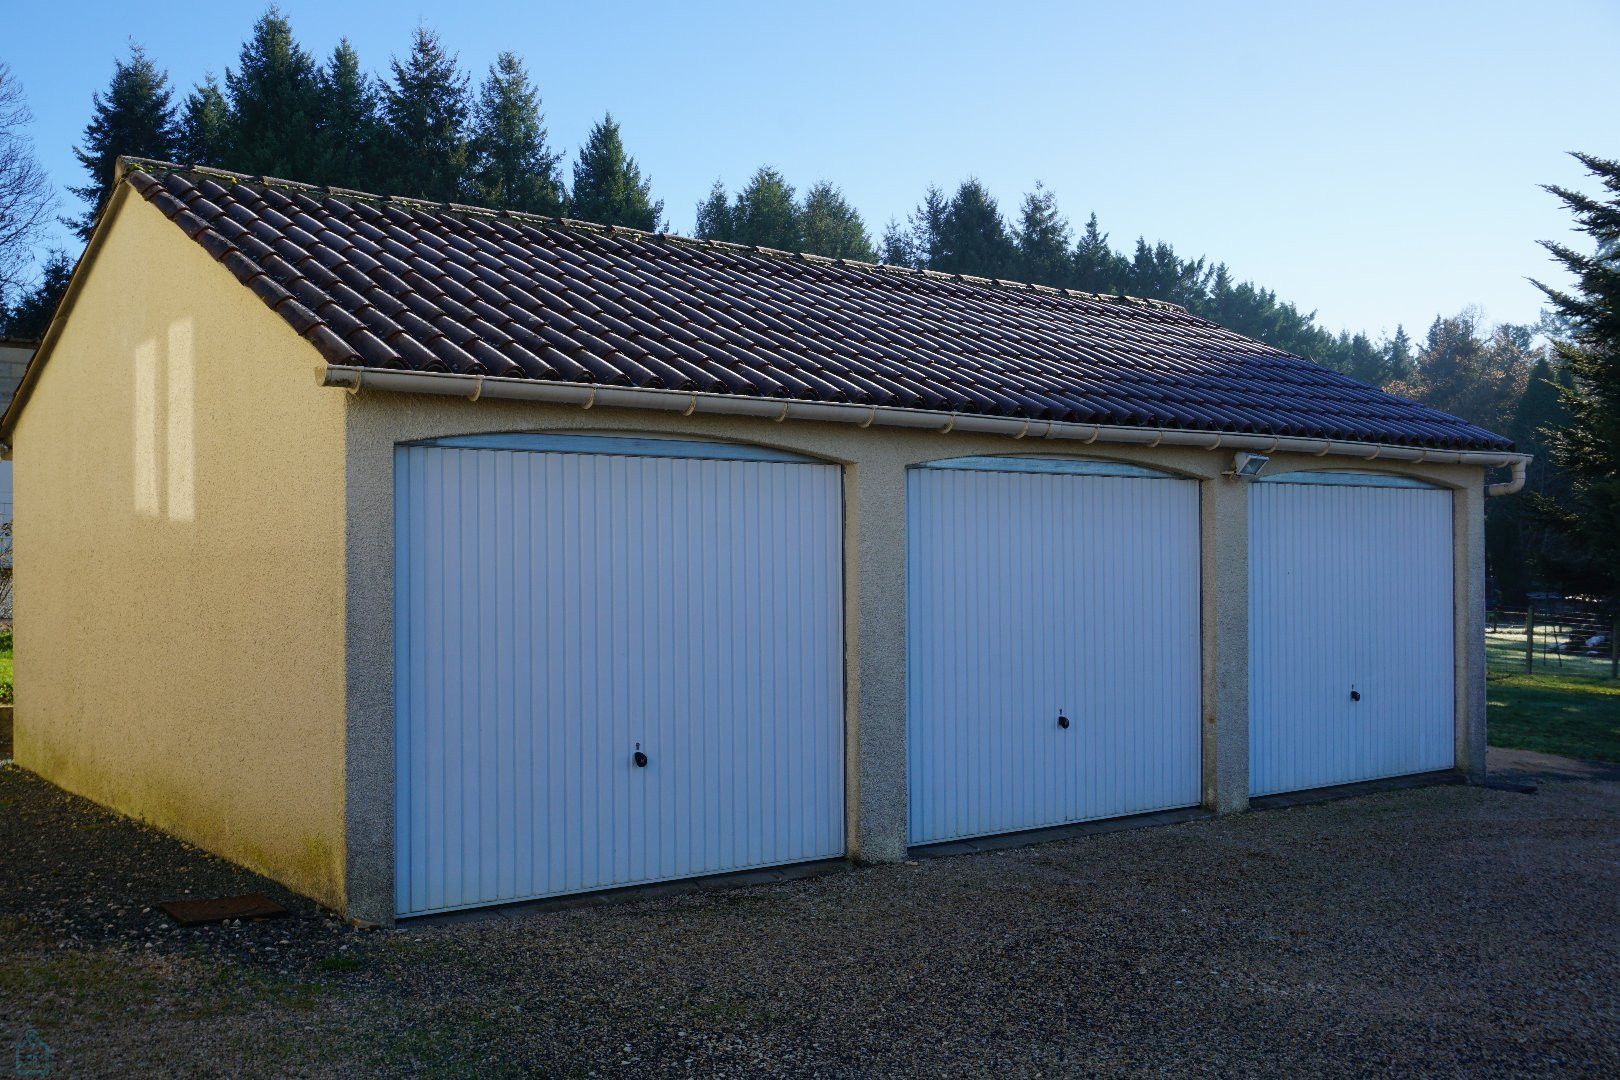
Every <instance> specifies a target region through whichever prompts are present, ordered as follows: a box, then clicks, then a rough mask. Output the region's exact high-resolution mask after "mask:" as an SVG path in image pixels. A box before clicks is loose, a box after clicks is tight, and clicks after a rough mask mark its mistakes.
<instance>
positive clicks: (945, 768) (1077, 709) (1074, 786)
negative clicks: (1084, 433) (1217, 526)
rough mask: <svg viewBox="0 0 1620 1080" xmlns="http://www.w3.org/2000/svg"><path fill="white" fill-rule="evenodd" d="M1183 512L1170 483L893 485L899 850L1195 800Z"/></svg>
mask: <svg viewBox="0 0 1620 1080" xmlns="http://www.w3.org/2000/svg"><path fill="white" fill-rule="evenodd" d="M1198 512H1199V511H1198V486H1197V484H1196V483H1194V482H1192V481H1186V480H1179V479H1171V478H1163V479H1158V478H1153V479H1149V478H1141V477H1130V476H1095V475H1066V474H1056V475H1052V474H1041V473H1028V472H997V471H972V470H957V469H945V468H940V469H931V468H919V469H913V470H912V471H911V473H910V476H909V479H908V494H907V500H906V514H907V525H906V528H907V537H908V549H909V572H908V578H907V581H908V584H907V608H908V610H907V638H908V667H907V685H908V691H907V693H908V710H907V716H908V720H907V740H908V744H907V759H908V773H909V777H908V781H909V788H910V841H911V843H913V844H925V843H932V842H937V841H944V840H950V839H955V838H959V837H968V836H981V835H988V834H991V833H1000V832H1012V831H1016V830H1021V829H1033V828H1039V827H1043V826H1049V825H1059V824H1063V823H1066V822H1073V821H1083V820H1086V819H1090V818H1103V817H1116V816H1120V815H1124V814H1134V813H1141V812H1144V811H1149V810H1159V809H1165V808H1169V807H1179V806H1190V805H1193V804H1196V803H1197V802H1198V801H1199V798H1200V795H1201V791H1200V743H1199V716H1200V685H1201V684H1200V679H1201V674H1200V654H1199V642H1200V630H1199V528H1198ZM1060 714H1061V715H1062V716H1064V717H1066V718H1067V719H1068V720H1069V726H1068V727H1066V728H1065V727H1060V726H1059V722H1058V717H1059V715H1060Z"/></svg>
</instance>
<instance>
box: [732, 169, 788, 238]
mask: <svg viewBox="0 0 1620 1080" xmlns="http://www.w3.org/2000/svg"><path fill="white" fill-rule="evenodd" d="M731 220H732V227H733V229H734V230H735V232H736V242H737V243H739V244H753V245H757V246H759V247H768V248H776V249H777V250H779V251H797V250H798V248H799V210H798V207H797V206H795V205H794V202H793V185H791V184H789V183H788V182H787V180H786V179H784V178H783V176H782V174H781V173H779V172H777V171H776V170H775V169H773V168H771V167H770V166H769V165H762V166H760V168H759V170H758V171H757V172H755V173H754V176H753V178H752V179H751V180H749V181H748V186H747V187H745V188H743V189H742V190H741V191H739V192H738V193H737V201H736V203H735V204H734V205H733V206H732V208H731Z"/></svg>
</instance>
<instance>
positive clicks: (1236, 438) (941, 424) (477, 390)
mask: <svg viewBox="0 0 1620 1080" xmlns="http://www.w3.org/2000/svg"><path fill="white" fill-rule="evenodd" d="M321 385H323V386H341V387H343V388H344V389H346V390H348V391H349V392H350V393H351V394H353V393H358V392H359V391H360V389H361V387H362V386H363V387H365V388H367V389H372V390H384V391H392V392H395V393H416V394H441V395H445V396H451V397H464V398H467V399H469V400H473V401H476V400H479V399H482V398H511V399H515V400H522V401H544V402H549V403H552V404H559V405H578V406H579V407H581V408H584V409H589V408H592V407H594V406H597V405H605V406H608V407H610V408H629V409H654V410H657V411H660V412H678V413H680V414H682V415H683V416H690V415H692V414H693V413H695V412H701V413H712V414H716V415H724V416H754V417H760V418H763V419H767V420H778V421H780V420H789V419H793V420H812V421H822V422H825V423H846V424H855V425H857V426H859V427H871V426H872V425H874V424H876V425H879V426H882V427H899V428H912V429H918V430H932V431H936V432H939V433H941V434H943V433H946V432H951V431H971V432H978V433H981V434H987V435H1006V436H1009V437H1011V438H1013V439H1026V438H1034V439H1043V440H1044V439H1051V440H1062V441H1077V442H1081V443H1088V444H1089V443H1096V442H1103V443H1116V444H1122V445H1135V446H1148V447H1154V446H1188V447H1194V448H1197V449H1200V450H1223V449H1225V450H1254V451H1259V452H1260V453H1263V454H1270V453H1277V452H1282V453H1297V454H1312V455H1314V456H1316V457H1325V456H1327V455H1328V454H1337V455H1341V456H1345V457H1358V458H1362V459H1363V460H1366V461H1373V460H1384V461H1418V462H1430V463H1433V464H1439V465H1481V466H1485V467H1487V468H1507V467H1509V466H1511V467H1512V469H1513V474H1512V479H1511V480H1510V481H1509V482H1507V483H1503V484H1492V485H1490V486H1489V487H1488V488H1487V489H1486V494H1488V495H1511V494H1513V493H1514V492H1515V491H1518V490H1519V489H1520V488H1521V487H1523V486H1524V469H1525V465H1526V464H1527V463H1528V462H1529V461H1530V456H1529V455H1528V454H1516V453H1513V452H1511V451H1504V450H1428V449H1424V448H1422V447H1417V446H1395V445H1390V444H1385V443H1362V442H1339V441H1334V440H1329V439H1303V438H1294V437H1288V436H1273V435H1243V434H1236V433H1233V432H1224V431H1188V430H1183V429H1179V428H1147V427H1123V426H1109V425H1105V424H1076V423H1069V422H1066V421H1060V420H1022V419H1013V418H1011V417H1002V416H976V415H972V414H967V413H952V412H939V411H933V410H927V409H902V408H895V407H893V406H888V405H853V404H844V403H841V402H822V401H795V400H792V399H784V398H766V397H743V396H740V395H729V394H709V393H702V392H697V391H689V390H642V389H637V388H634V387H627V386H604V385H601V384H599V383H556V382H538V381H535V380H533V379H511V378H503V377H500V376H494V375H455V374H450V373H448V372H445V373H440V372H425V371H403V370H394V369H384V368H362V367H354V366H348V365H342V364H328V365H326V366H325V367H324V368H323V369H322V371H321Z"/></svg>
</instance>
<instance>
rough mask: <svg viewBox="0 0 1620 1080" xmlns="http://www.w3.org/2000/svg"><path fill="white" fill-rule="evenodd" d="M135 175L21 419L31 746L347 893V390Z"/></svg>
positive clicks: (108, 795) (22, 707) (113, 793)
mask: <svg viewBox="0 0 1620 1080" xmlns="http://www.w3.org/2000/svg"><path fill="white" fill-rule="evenodd" d="M130 194H131V193H130V191H129V189H128V188H127V187H124V188H121V189H119V191H118V193H117V195H116V196H115V200H116V201H115V204H114V206H113V207H112V208H111V211H110V217H109V221H108V222H107V224H106V225H105V226H104V228H106V229H107V230H108V231H107V233H106V235H105V236H104V237H103V238H102V241H101V244H100V248H99V251H97V252H96V253H95V254H94V255H93V258H92V260H91V262H90V263H89V265H87V266H86V267H84V268H83V269H81V271H80V273H81V275H83V280H82V281H81V282H80V283H79V284H78V286H77V288H78V292H77V298H76V300H75V301H74V302H73V304H72V307H71V310H70V313H69V316H68V319H67V322H66V324H65V326H64V327H63V329H62V332H61V336H60V338H59V339H58V340H57V342H56V344H55V347H54V348H53V349H52V350H51V352H50V354H49V355H48V357H47V358H46V361H45V364H44V366H43V367H42V368H41V371H40V376H39V380H38V382H37V384H36V385H35V386H34V388H33V391H32V394H31V396H30V397H29V398H28V400H27V403H26V406H25V408H24V409H23V411H22V413H21V415H20V417H19V419H18V421H17V427H16V431H15V434H14V437H13V458H14V462H15V484H16V505H17V518H18V527H17V535H16V568H17V569H16V685H17V709H16V759H17V761H18V763H19V764H20V765H22V766H24V767H25V768H28V769H31V770H33V771H34V772H36V773H38V774H40V775H41V776H43V777H45V778H46V779H48V780H51V781H52V782H54V783H56V784H58V785H60V786H61V787H63V788H65V789H67V790H69V791H72V792H74V793H76V794H80V795H83V796H86V797H88V798H90V799H93V800H95V801H97V802H99V803H102V804H104V805H106V806H109V807H111V808H113V809H115V810H118V811H120V812H123V813H125V814H129V815H131V816H133V817H136V818H139V819H141V820H144V821H146V822H149V823H150V824H152V825H155V826H157V827H159V828H161V829H164V830H166V831H169V832H172V833H174V834H176V835H178V836H181V837H183V838H185V839H186V840H189V841H191V842H193V843H195V844H197V845H198V846H200V847H203V848H205V849H207V850H209V851H213V852H216V853H218V854H220V855H223V856H225V857H226V858H229V859H232V860H233V861H236V862H239V863H241V864H243V865H245V866H248V867H251V868H253V869H255V870H259V871H262V872H264V873H266V874H268V875H270V876H272V877H275V878H277V879H279V880H281V881H283V882H285V883H287V884H288V885H290V886H291V887H293V888H295V889H297V890H299V891H301V892H303V893H306V894H308V895H309V896H312V897H314V898H315V899H317V900H320V901H322V902H323V903H326V904H330V905H332V906H334V907H338V908H341V907H342V906H343V903H344V879H343V873H344V833H343V717H344V705H343V609H344V563H343V528H344V525H343V519H344V479H343V448H342V445H343V402H342V396H343V395H342V394H334V393H332V392H331V391H329V390H322V389H320V388H319V387H318V386H317V381H316V376H315V372H316V368H317V366H318V365H319V357H318V355H317V354H316V353H315V351H314V350H313V349H311V348H310V347H309V346H308V345H307V344H306V343H304V342H303V341H302V340H301V339H300V338H299V337H298V336H297V335H296V334H295V333H294V332H293V331H292V330H291V328H289V327H288V326H287V324H286V323H285V322H284V321H283V320H282V319H281V318H280V317H279V316H278V315H276V314H275V313H274V312H272V311H270V310H269V309H268V308H267V307H265V305H264V303H263V302H262V301H261V300H260V299H259V298H258V297H257V296H256V295H254V294H253V293H252V292H251V291H250V290H248V289H245V288H243V287H242V286H241V285H240V284H239V283H238V282H237V281H236V280H235V279H234V278H233V277H232V276H231V274H230V273H229V272H228V271H226V270H225V269H224V268H223V267H221V266H220V265H219V264H218V263H216V262H215V261H214V260H213V259H211V258H209V256H208V255H207V253H206V252H204V251H203V250H202V248H200V247H198V246H197V245H196V244H195V243H194V242H193V241H191V240H190V239H189V238H188V237H187V236H186V235H185V234H184V233H183V232H181V230H179V229H178V228H176V227H175V226H174V225H173V224H172V223H170V222H169V221H167V220H165V219H164V217H163V216H162V214H161V213H159V212H158V210H156V209H155V208H154V207H153V206H152V205H150V204H149V203H147V202H146V201H145V200H144V199H140V198H131V197H130Z"/></svg>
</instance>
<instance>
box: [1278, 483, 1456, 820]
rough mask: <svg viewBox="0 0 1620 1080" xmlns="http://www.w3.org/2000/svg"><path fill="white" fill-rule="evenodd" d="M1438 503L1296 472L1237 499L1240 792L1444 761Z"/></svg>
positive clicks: (1447, 507) (1445, 562) (1442, 527)
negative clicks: (1244, 540)
mask: <svg viewBox="0 0 1620 1080" xmlns="http://www.w3.org/2000/svg"><path fill="white" fill-rule="evenodd" d="M1451 512H1452V508H1451V493H1450V492H1449V491H1445V490H1442V489H1439V488H1434V487H1431V486H1429V485H1427V484H1424V483H1422V482H1420V481H1416V480H1410V479H1407V478H1403V477H1397V476H1388V475H1378V474H1363V473H1327V472H1297V473H1283V474H1280V475H1279V476H1276V477H1272V478H1266V479H1263V480H1259V481H1256V482H1255V483H1254V484H1253V485H1252V486H1251V489H1250V492H1249V716H1250V726H1249V788H1250V791H1251V793H1252V794H1255V795H1269V794H1274V793H1277V792H1283V791H1299V790H1304V789H1308V788H1317V787H1328V786H1332V785H1335V784H1345V783H1351V782H1354V781H1360V780H1372V779H1377V778H1380V777H1386V776H1399V775H1403V774H1407V773H1418V772H1428V771H1430V770H1436V769H1449V768H1451V767H1452V765H1453V764H1455V762H1456V743H1455V736H1454V732H1455V717H1456V706H1455V700H1456V690H1455V685H1456V684H1455V670H1454V662H1453V656H1452V652H1453V641H1454V639H1453V633H1454V630H1453V627H1454V625H1455V624H1454V615H1453V604H1452V522H1451Z"/></svg>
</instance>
